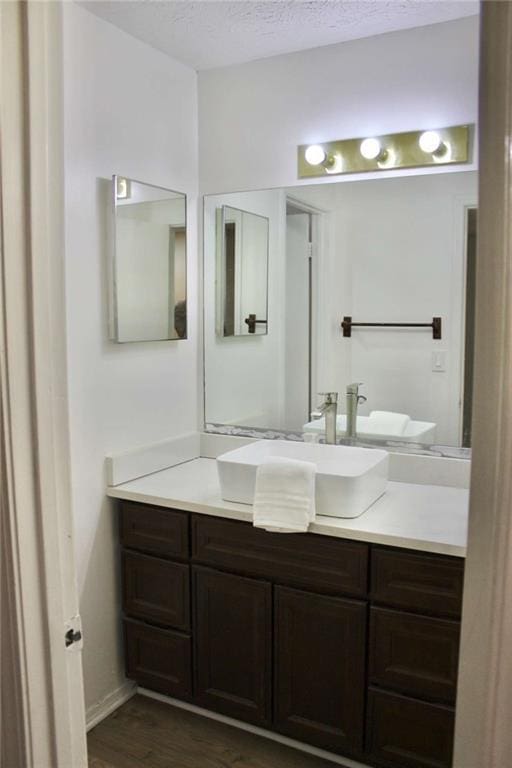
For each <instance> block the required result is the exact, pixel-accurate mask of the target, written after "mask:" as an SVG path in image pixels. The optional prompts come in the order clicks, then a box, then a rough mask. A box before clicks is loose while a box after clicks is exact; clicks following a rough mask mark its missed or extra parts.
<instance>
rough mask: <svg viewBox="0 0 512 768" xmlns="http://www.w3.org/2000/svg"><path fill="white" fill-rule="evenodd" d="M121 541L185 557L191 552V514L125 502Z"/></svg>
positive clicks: (174, 556) (131, 545)
mask: <svg viewBox="0 0 512 768" xmlns="http://www.w3.org/2000/svg"><path fill="white" fill-rule="evenodd" d="M121 543H122V544H123V546H125V547H128V548H130V549H140V550H141V551H143V552H154V553H155V554H157V555H163V556H165V557H172V558H178V559H179V560H186V559H187V558H188V555H189V541H188V515H187V513H186V512H177V511H175V510H169V509H162V508H161V507H150V506H147V505H146V504H132V503H130V502H123V503H122V504H121Z"/></svg>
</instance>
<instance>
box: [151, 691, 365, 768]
mask: <svg viewBox="0 0 512 768" xmlns="http://www.w3.org/2000/svg"><path fill="white" fill-rule="evenodd" d="M137 693H138V694H140V695H141V696H147V697H148V698H149V699H156V700H157V701H163V702H164V703H165V704H171V705H172V706H173V707H178V708H179V709H186V710H187V711H188V712H193V713H194V714H196V715H201V716H202V717H208V718H209V719H210V720H217V721H218V722H219V723H224V725H231V726H232V727H233V728H239V729H240V730H242V731H248V732H249V733H254V734H255V735H256V736H262V737H263V738H264V739H270V740H271V741H277V742H278V743H279V744H284V745H285V746H287V747H292V748H293V749H298V750H299V751H300V752H306V753H307V754H308V755H314V756H315V757H318V758H322V759H323V760H330V761H331V763H335V764H336V765H342V766H344V767H345V768H370V766H368V765H366V764H365V763H358V762H356V761H355V760H350V759H349V758H348V757H340V755H335V754H333V753H332V752H327V751H326V750H325V749H318V748H317V747H311V746H310V745H309V744H304V743H303V742H302V741H295V739H289V738H288V737H287V736H281V734H279V733H273V732H272V731H267V730H265V729H264V728H258V726H256V725H250V724H249V723H243V722H242V721H241V720H234V719H233V718H232V717H225V716H224V715H219V714H217V713H216V712H210V710H209V709H203V708H202V707H196V706H195V704H187V703H186V702H184V701H180V700H179V699H173V698H171V697H170V696H164V695H163V694H161V693H155V692H154V691H150V690H148V689H147V688H140V687H139V688H137Z"/></svg>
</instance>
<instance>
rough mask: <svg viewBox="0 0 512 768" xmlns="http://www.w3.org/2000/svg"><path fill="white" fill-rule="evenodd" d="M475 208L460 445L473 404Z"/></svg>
mask: <svg viewBox="0 0 512 768" xmlns="http://www.w3.org/2000/svg"><path fill="white" fill-rule="evenodd" d="M476 243H477V208H468V209H467V211H466V295H465V303H466V313H465V314H466V329H465V338H464V399H463V404H462V445H463V447H464V448H469V447H470V446H471V428H472V424H471V416H472V406H473V365H474V358H475V284H476Z"/></svg>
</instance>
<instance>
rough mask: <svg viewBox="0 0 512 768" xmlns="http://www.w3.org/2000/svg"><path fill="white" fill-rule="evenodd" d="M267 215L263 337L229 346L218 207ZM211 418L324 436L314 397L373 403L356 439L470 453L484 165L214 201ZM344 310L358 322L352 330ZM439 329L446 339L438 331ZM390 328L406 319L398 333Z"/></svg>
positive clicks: (210, 223) (208, 279)
mask: <svg viewBox="0 0 512 768" xmlns="http://www.w3.org/2000/svg"><path fill="white" fill-rule="evenodd" d="M235 197H236V204H237V206H239V207H240V208H243V209H245V210H257V211H258V212H259V213H262V214H263V215H265V216H266V217H267V218H268V219H269V227H270V238H269V262H268V273H269V295H268V301H269V303H268V319H269V330H268V335H267V336H266V337H265V338H262V339H261V340H260V344H259V345H256V346H255V345H251V344H250V343H249V342H248V341H247V340H246V341H244V340H241V341H240V343H239V344H237V345H224V346H223V345H221V344H219V339H218V336H217V334H216V332H215V314H214V310H215V300H216V299H215V210H216V209H217V208H218V207H221V206H222V205H234V204H235V203H234V198H235ZM204 206H205V230H204V238H205V239H204V256H205V275H204V277H205V421H206V424H207V426H208V424H211V425H226V426H241V427H246V428H250V427H255V428H264V429H272V430H283V431H292V432H294V433H298V434H301V433H302V434H303V435H304V434H308V433H309V434H310V435H317V436H322V435H323V430H324V423H323V419H322V418H321V417H320V414H319V413H318V409H317V407H318V405H319V403H320V401H321V398H320V397H318V396H317V393H318V392H338V393H339V399H338V436H339V437H340V438H341V437H343V436H345V434H346V426H347V425H346V413H347V410H346V398H345V393H346V390H347V387H348V385H349V384H351V383H353V382H362V386H361V387H360V393H361V394H362V395H364V396H365V397H366V402H364V403H361V404H360V405H359V409H358V416H357V436H358V438H359V439H361V440H362V441H364V440H370V441H374V440H386V441H390V440H391V441H395V442H399V443H407V444H409V447H410V448H411V449H412V447H413V445H414V444H422V445H425V444H430V445H431V444H437V445H445V446H459V447H460V446H469V444H470V436H471V423H470V414H471V386H472V373H471V371H472V356H473V341H472V339H473V329H474V254H475V245H474V244H475V237H476V206H477V173H476V172H475V171H464V172H444V173H435V174H424V175H407V176H401V177H393V178H386V179H368V180H367V179H364V180H358V181H342V182H337V183H323V184H316V185H301V186H298V187H291V188H286V189H274V190H265V191H256V192H245V193H239V194H237V195H236V196H234V195H228V194H226V195H216V196H207V197H206V198H205V202H204ZM344 316H350V317H352V321H353V323H365V324H366V323H376V324H380V323H382V324H385V325H384V326H382V327H373V326H369V327H364V326H354V327H353V328H352V332H351V336H350V337H349V338H346V337H344V336H343V330H342V328H341V323H342V321H343V317H344ZM434 317H440V318H441V323H442V332H441V338H440V339H438V338H434V334H433V332H432V327H430V328H429V327H407V325H408V324H416V323H418V324H423V323H424V324H429V323H430V324H431V323H432V319H433V318H434ZM393 324H398V325H399V326H401V325H403V326H404V327H395V326H394V325H393Z"/></svg>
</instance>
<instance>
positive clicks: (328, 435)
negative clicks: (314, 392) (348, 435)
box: [318, 392, 338, 445]
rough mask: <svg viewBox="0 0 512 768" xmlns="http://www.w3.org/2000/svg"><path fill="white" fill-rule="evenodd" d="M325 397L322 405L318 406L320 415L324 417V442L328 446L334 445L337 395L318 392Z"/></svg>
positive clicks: (335, 393)
mask: <svg viewBox="0 0 512 768" xmlns="http://www.w3.org/2000/svg"><path fill="white" fill-rule="evenodd" d="M319 394H320V395H321V396H322V397H325V400H324V402H323V403H322V405H319V406H318V410H319V411H320V413H323V414H324V417H325V442H326V443H327V444H328V445H336V419H337V415H338V393H337V392H319Z"/></svg>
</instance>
